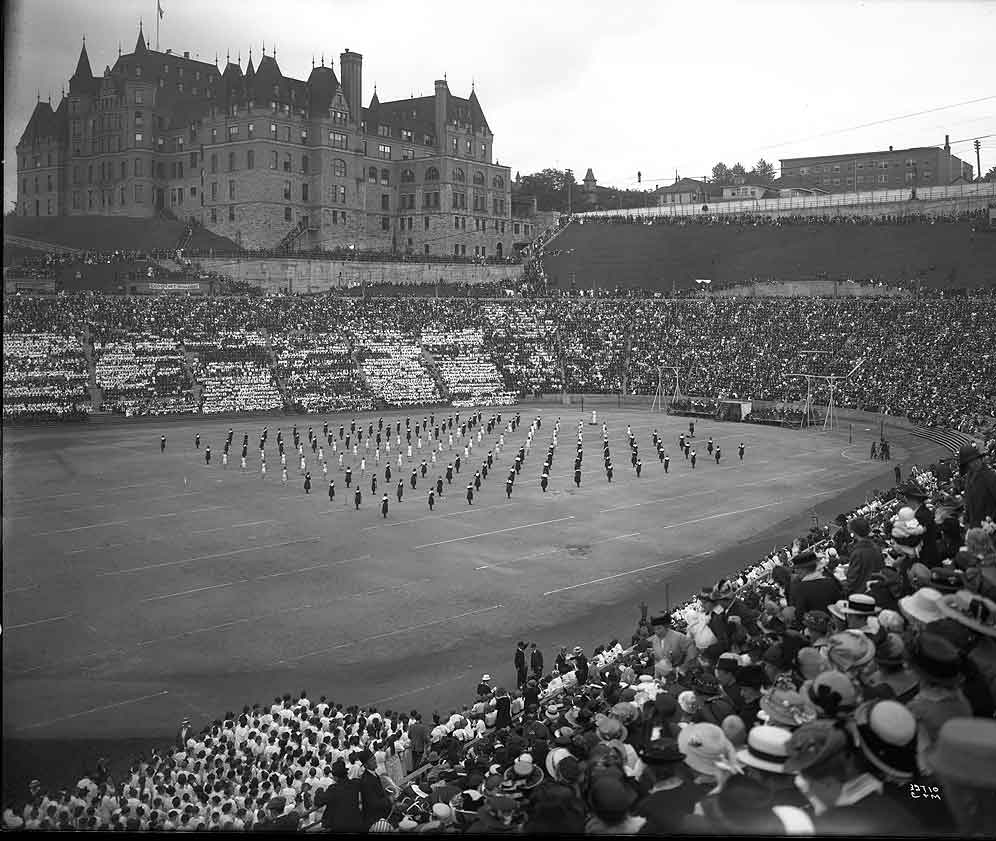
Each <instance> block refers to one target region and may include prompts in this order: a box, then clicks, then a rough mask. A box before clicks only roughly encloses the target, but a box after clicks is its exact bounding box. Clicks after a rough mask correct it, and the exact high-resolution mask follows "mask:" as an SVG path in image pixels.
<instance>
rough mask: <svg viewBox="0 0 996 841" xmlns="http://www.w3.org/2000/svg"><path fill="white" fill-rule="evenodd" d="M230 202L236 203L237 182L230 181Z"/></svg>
mask: <svg viewBox="0 0 996 841" xmlns="http://www.w3.org/2000/svg"><path fill="white" fill-rule="evenodd" d="M228 200H229V201H235V182H234V181H229V182H228Z"/></svg>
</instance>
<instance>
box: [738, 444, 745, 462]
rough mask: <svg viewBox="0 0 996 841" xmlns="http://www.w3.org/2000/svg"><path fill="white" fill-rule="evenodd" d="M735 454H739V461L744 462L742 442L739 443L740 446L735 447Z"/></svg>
mask: <svg viewBox="0 0 996 841" xmlns="http://www.w3.org/2000/svg"><path fill="white" fill-rule="evenodd" d="M737 452H738V453H739V454H740V460H741V461H743V460H744V442H743V441H741V442H740V446H739V447H737Z"/></svg>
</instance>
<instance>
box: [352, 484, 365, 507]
mask: <svg viewBox="0 0 996 841" xmlns="http://www.w3.org/2000/svg"><path fill="white" fill-rule="evenodd" d="M362 501H363V494H361V493H360V487H359V485H357V486H356V493H354V494H353V504H354V505H355V506H356V510H357V511H359V510H360V503H361V502H362Z"/></svg>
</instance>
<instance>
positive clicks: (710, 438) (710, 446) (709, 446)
mask: <svg viewBox="0 0 996 841" xmlns="http://www.w3.org/2000/svg"><path fill="white" fill-rule="evenodd" d="M706 452H707V453H709V455H712V436H711V435H710V436H709V443H707V444H706Z"/></svg>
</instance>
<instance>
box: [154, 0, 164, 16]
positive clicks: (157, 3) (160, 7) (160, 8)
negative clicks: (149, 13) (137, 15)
mask: <svg viewBox="0 0 996 841" xmlns="http://www.w3.org/2000/svg"><path fill="white" fill-rule="evenodd" d="M156 11H158V12H159V20H162V19H163V4H162V3H160V2H159V0H156Z"/></svg>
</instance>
